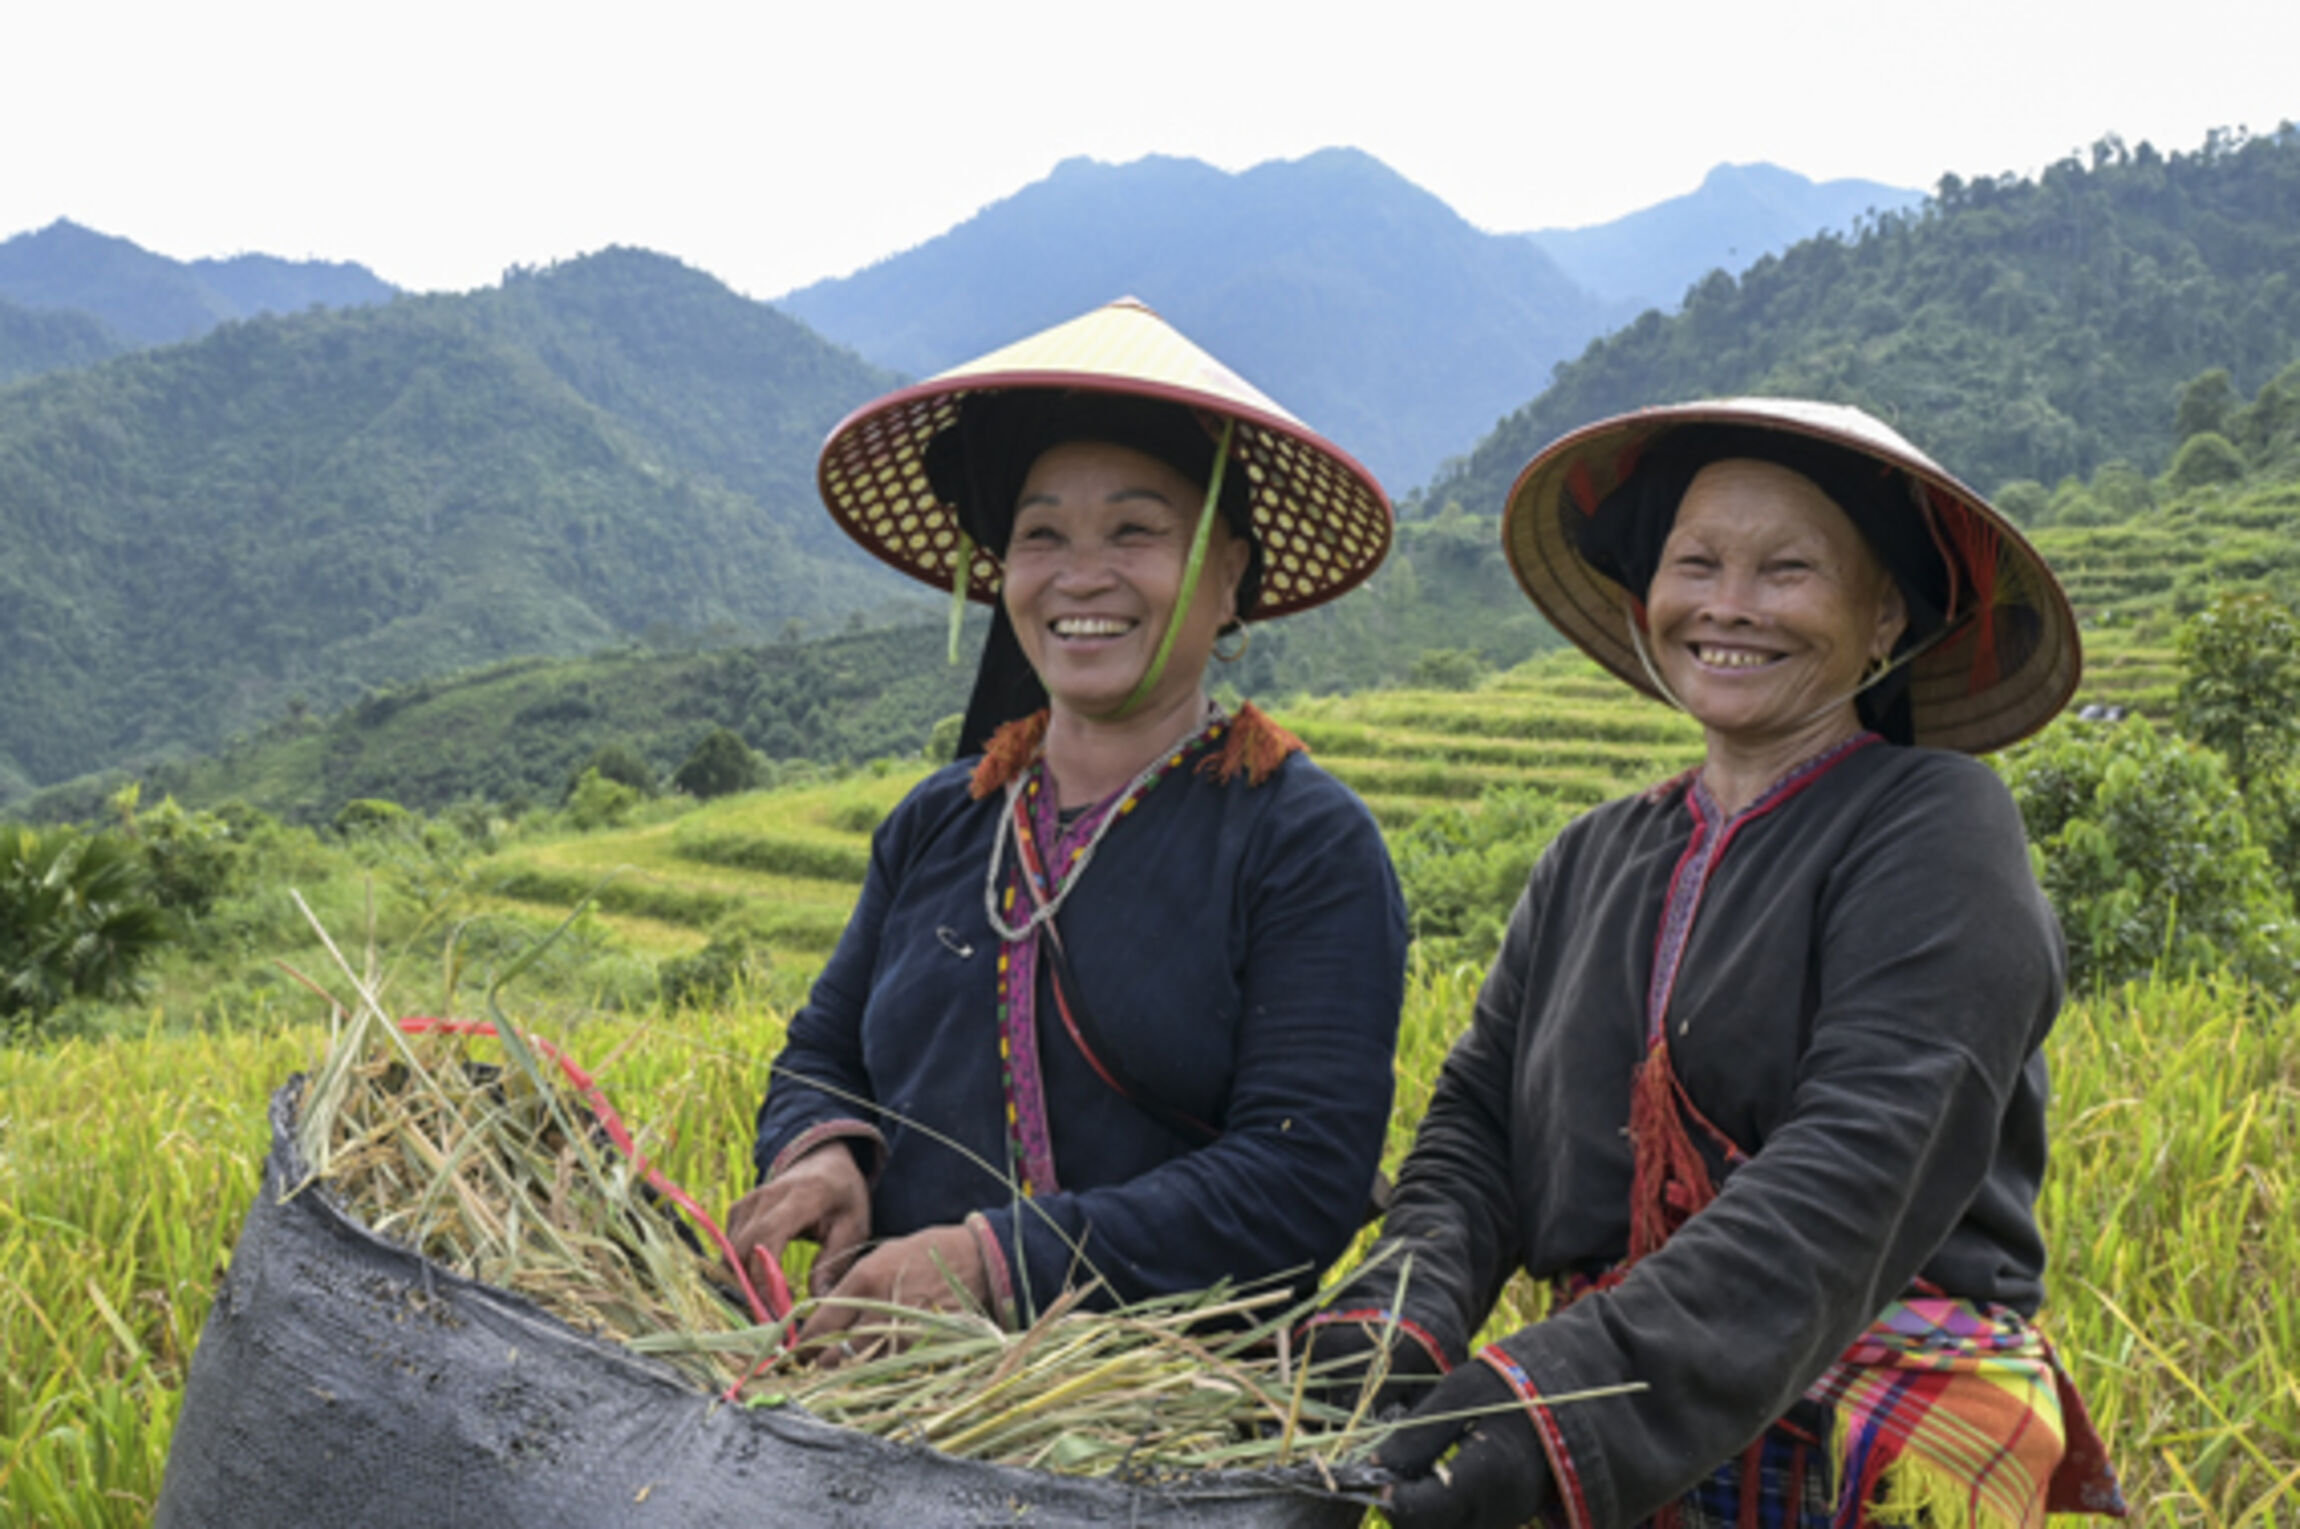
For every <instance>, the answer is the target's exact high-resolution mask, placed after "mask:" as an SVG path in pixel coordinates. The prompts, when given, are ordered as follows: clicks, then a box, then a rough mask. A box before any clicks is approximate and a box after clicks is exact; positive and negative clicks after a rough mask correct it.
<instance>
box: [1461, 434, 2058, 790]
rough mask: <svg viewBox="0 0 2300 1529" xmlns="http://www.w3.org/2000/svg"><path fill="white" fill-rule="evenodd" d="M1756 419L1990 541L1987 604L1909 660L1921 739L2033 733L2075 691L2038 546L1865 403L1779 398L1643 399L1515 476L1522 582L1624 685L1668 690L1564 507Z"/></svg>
mask: <svg viewBox="0 0 2300 1529" xmlns="http://www.w3.org/2000/svg"><path fill="white" fill-rule="evenodd" d="M1691 424H1720V425H1747V426H1755V427H1758V428H1761V429H1768V430H1779V431H1784V432H1787V433H1790V434H1796V435H1804V436H1809V437H1812V438H1814V439H1816V440H1822V441H1827V442H1830V443H1832V444H1834V445H1838V446H1842V447H1846V448H1849V449H1851V450H1854V451H1857V452H1860V453H1862V454H1863V455H1865V456H1868V457H1872V458H1874V459H1876V460H1877V461H1880V462H1883V463H1885V464H1886V465H1888V466H1890V467H1893V468H1896V469H1898V470H1899V471H1901V472H1903V473H1905V474H1907V475H1908V477H1909V478H1910V479H1911V480H1913V481H1914V482H1915V483H1916V484H1917V485H1919V486H1920V488H1921V489H1922V490H1923V491H1924V492H1925V493H1926V494H1927V495H1928V496H1929V497H1930V498H1931V502H1932V503H1933V504H1934V505H1935V506H1939V507H1943V508H1950V507H1953V509H1954V510H1961V511H1962V512H1964V513H1965V514H1967V515H1970V516H1972V517H1975V519H1976V520H1977V521H1978V523H1979V524H1980V525H1981V526H1983V527H1985V528H1986V531H1987V533H1988V536H1987V538H1986V539H1987V540H1989V541H1991V542H1993V547H1994V565H1993V566H1994V574H1993V579H1992V581H1991V598H1990V601H1989V609H1987V610H1986V611H1981V610H1978V609H1976V608H1970V607H1971V601H1970V599H1969V597H1968V598H1967V599H1966V600H1965V601H1963V602H1961V603H1962V604H1964V605H1966V606H1967V607H1968V608H1965V609H1960V610H1958V611H1955V612H1952V613H1951V615H1950V628H1949V635H1948V636H1947V637H1946V638H1944V639H1942V640H1941V641H1939V642H1937V643H1935V644H1934V645H1933V646H1932V647H1930V648H1928V649H1926V650H1925V651H1924V652H1922V653H1920V654H1919V655H1918V656H1917V657H1916V658H1915V659H1914V660H1912V661H1911V662H1910V664H1909V704H1910V720H1911V724H1912V730H1913V733H1914V741H1915V742H1916V743H1919V744H1923V745H1926V746H1928V747H1933V748H1945V749H1956V750H1959V751H1960V752H1963V753H1967V754H1985V753H1988V752H1989V751H1990V750H1992V749H1999V748H2003V747H2005V746H2006V745H2008V744H2012V743H2016V742H2018V741H2019V740H2021V739H2022V738H2025V737H2027V736H2029V735H2030V734H2031V733H2034V732H2036V731H2037V730H2038V729H2039V728H2041V727H2043V726H2044V725H2045V724H2046V723H2047V722H2049V721H2051V720H2052V718H2053V716H2054V715H2055V714H2056V713H2057V712H2059V711H2060V709H2061V708H2062V707H2063V706H2065V705H2067V704H2068V700H2069V697H2070V696H2072V695H2074V694H2075V693H2076V687H2077V682H2078V680H2079V679H2080V678H2081V677H2082V674H2083V665H2084V657H2083V643H2082V640H2081V638H2080V637H2079V635H2078V632H2077V624H2076V614H2075V612H2074V611H2073V610H2071V609H2070V607H2069V603H2068V596H2067V594H2066V593H2065V592H2064V591H2063V590H2062V589H2061V586H2060V581H2059V580H2058V579H2056V578H2055V577H2054V576H2053V573H2052V569H2051V568H2050V566H2048V565H2047V564H2046V562H2045V560H2044V558H2043V556H2042V555H2041V554H2039V553H2038V552H2037V550H2036V549H2035V548H2034V547H2032V546H2031V545H2030V544H2029V542H2028V539H2027V538H2026V537H2024V536H2022V535H2021V533H2020V530H2019V528H2018V527H2016V526H2014V525H2013V524H2012V522H2011V521H2009V520H2007V519H2005V518H2004V516H2002V515H2001V514H1999V513H1998V512H1997V511H1996V509H1995V508H1994V507H1993V506H1992V505H1990V504H1989V502H1988V501H1987V500H1986V499H1984V498H1982V497H1981V496H1980V495H1979V494H1977V493H1975V492H1974V491H1973V490H1972V489H1970V488H1968V487H1967V486H1966V485H1964V484H1963V483H1960V482H1959V481H1958V480H1957V479H1955V478H1954V477H1952V476H1950V475H1949V474H1948V473H1947V472H1945V471H1943V470H1942V469H1941V467H1940V466H1939V464H1937V463H1935V462H1934V461H1933V460H1932V459H1931V458H1929V457H1927V456H1926V455H1925V454H1924V453H1923V452H1921V451H1919V450H1917V448H1916V447H1914V446H1912V445H1910V444H1909V443H1908V442H1907V441H1906V440H1904V439H1902V438H1901V437H1900V436H1899V435H1898V434H1897V433H1895V432H1894V431H1892V430H1891V429H1889V428H1888V427H1886V426H1885V425H1884V424H1882V423H1881V422H1879V421H1878V420H1876V419H1874V418H1872V417H1871V416H1869V415H1867V414H1864V413H1862V412H1861V411H1860V410H1857V409H1851V408H1846V407H1844V406H1842V405H1837V404H1821V403H1812V402H1807V401H1804V400H1793V399H1771V398H1734V399H1717V400H1710V401H1706V402H1701V403H1687V404H1670V405H1665V406H1662V407H1659V408H1652V409H1640V410H1637V411H1635V412H1633V413H1629V414H1621V415H1616V416H1614V417H1613V418H1611V419H1605V420H1600V421H1598V422H1597V423H1595V424H1591V425H1585V426H1583V427H1582V428H1580V429H1578V430H1574V431H1571V432H1569V433H1567V434H1566V435H1563V436H1560V437H1559V438H1558V439H1557V440H1555V441H1553V442H1551V443H1550V444H1549V445H1548V446H1546V447H1544V448H1543V449H1542V450H1541V452H1540V453H1539V454H1538V455H1536V456H1535V457H1534V459H1533V460H1532V461H1531V462H1529V463H1527V464H1526V466H1525V470H1524V471H1523V472H1521V473H1519V474H1518V477H1517V482H1516V483H1515V485H1513V486H1512V487H1511V489H1510V493H1509V499H1508V502H1507V504H1506V506H1505V507H1504V509H1503V512H1502V547H1503V551H1504V552H1505V553H1506V555H1507V556H1508V558H1509V566H1510V570H1511V571H1512V572H1513V573H1514V574H1516V576H1517V582H1518V584H1519V586H1520V587H1521V588H1523V589H1524V590H1525V592H1526V594H1527V595H1528V596H1529V597H1531V599H1532V600H1533V603H1534V604H1535V605H1536V606H1538V607H1540V609H1541V613H1542V614H1543V615H1544V616H1546V617H1548V618H1549V621H1550V623H1551V624H1552V625H1553V626H1555V627H1556V628H1557V629H1558V631H1559V632H1561V633H1563V634H1564V635H1565V637H1566V638H1567V639H1568V640H1570V641H1571V642H1572V643H1573V644H1574V646H1576V647H1578V648H1580V649H1581V650H1582V651H1583V652H1584V653H1587V654H1588V655H1589V656H1590V657H1591V658H1593V659H1595V660H1597V662H1598V663H1600V664H1602V665H1603V666H1604V667H1605V668H1606V669H1608V670H1610V671H1611V672H1612V673H1613V674H1614V675H1616V676H1617V677H1619V678H1620V679H1621V680H1622V681H1623V682H1625V683H1626V684H1628V685H1630V686H1631V687H1633V688H1634V689H1636V690H1638V691H1641V692H1643V693H1644V694H1646V695H1649V696H1653V697H1654V698H1655V699H1657V700H1659V699H1663V697H1661V696H1660V695H1659V693H1658V692H1657V691H1656V690H1655V688H1654V686H1653V682H1652V680H1651V679H1650V678H1649V677H1648V676H1647V674H1646V672H1645V666H1644V665H1643V663H1642V662H1640V661H1639V659H1638V656H1637V650H1636V649H1635V648H1634V647H1633V646H1632V645H1631V641H1630V636H1629V622H1630V620H1631V612H1632V607H1631V602H1630V598H1629V594H1628V592H1627V591H1626V590H1624V589H1623V588H1622V587H1621V586H1620V585H1618V584H1616V583H1614V582H1613V581H1612V580H1611V579H1609V578H1607V577H1606V576H1605V575H1604V574H1602V573H1599V572H1598V571H1597V570H1596V569H1595V568H1594V567H1592V566H1591V565H1590V563H1589V562H1588V560H1587V559H1586V558H1584V557H1583V556H1582V553H1581V547H1580V543H1579V539H1578V538H1577V537H1575V536H1574V535H1572V534H1571V532H1570V530H1569V521H1568V519H1567V517H1568V516H1573V515H1588V514H1593V513H1595V512H1596V510H1597V507H1598V506H1599V505H1600V504H1601V503H1603V501H1604V499H1605V496H1606V495H1608V494H1610V493H1611V492H1612V491H1613V490H1614V489H1615V488H1617V487H1619V486H1620V484H1621V482H1622V481H1623V480H1624V479H1625V478H1627V477H1628V476H1629V474H1630V472H1631V471H1632V470H1633V469H1634V467H1635V465H1636V463H1637V460H1638V458H1639V457H1640V456H1641V455H1642V454H1643V452H1644V450H1645V448H1646V447H1647V446H1649V445H1650V444H1651V443H1652V442H1653V441H1654V440H1656V439H1657V438H1658V437H1660V436H1661V435H1663V434H1664V433H1666V432H1668V431H1670V430H1673V429H1676V428H1677V427H1679V426H1682V425H1691Z"/></svg>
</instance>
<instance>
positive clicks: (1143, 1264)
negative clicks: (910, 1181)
mask: <svg viewBox="0 0 2300 1529" xmlns="http://www.w3.org/2000/svg"><path fill="white" fill-rule="evenodd" d="M1257 789H1266V788H1257ZM1331 790H1332V793H1333V794H1332V795H1330V796H1327V797H1326V798H1325V801H1327V802H1328V803H1329V804H1330V810H1320V811H1316V812H1307V813H1302V814H1298V815H1292V816H1290V817H1289V819H1288V820H1287V821H1286V822H1284V823H1281V824H1278V825H1275V826H1274V827H1272V828H1271V830H1270V831H1269V832H1268V834H1267V836H1266V839H1265V841H1264V842H1263V843H1261V844H1260V845H1258V846H1256V847H1255V848H1254V849H1252V850H1250V852H1249V854H1248V857H1247V860H1246V868H1245V872H1244V874H1245V875H1246V876H1247V877H1248V878H1249V882H1248V885H1247V886H1246V888H1245V890H1244V891H1243V893H1242V894H1241V895H1242V901H1241V903H1240V906H1241V908H1242V909H1243V910H1244V912H1245V916H1246V920H1247V927H1248V930H1249V935H1248V941H1247V945H1246V949H1245V953H1244V971H1243V976H1242V1004H1241V1011H1240V1017H1239V1020H1238V1028H1237V1031H1236V1038H1235V1046H1234V1065H1235V1072H1234V1075H1233V1081H1232V1086H1231V1091H1230V1097H1229V1104H1228V1110H1227V1114H1226V1117H1225V1119H1224V1121H1223V1129H1222V1134H1221V1136H1220V1138H1219V1139H1218V1140H1216V1141H1214V1142H1212V1143H1210V1144H1208V1145H1206V1146H1204V1147H1200V1148H1198V1149H1196V1150H1194V1151H1189V1152H1185V1153H1182V1154H1181V1155H1179V1156H1177V1157H1175V1158H1173V1159H1171V1160H1169V1161H1168V1162H1166V1163H1163V1164H1161V1165H1160V1166H1159V1167H1157V1168H1155V1169H1152V1170H1151V1171H1149V1172H1147V1173H1144V1174H1141V1175H1139V1176H1137V1177H1135V1178H1133V1179H1130V1180H1128V1181H1126V1182H1124V1183H1122V1184H1115V1185H1109V1186H1105V1187H1100V1188H1095V1189H1090V1190H1084V1191H1078V1192H1065V1193H1058V1194H1051V1195H1044V1196H1040V1197H1039V1198H1037V1199H1035V1200H1032V1201H1029V1202H1026V1203H1023V1204H1018V1205H1013V1206H1008V1207H1003V1208H1000V1209H996V1210H992V1211H989V1212H986V1213H985V1216H984V1220H985V1221H986V1222H987V1224H988V1225H987V1235H988V1236H989V1237H991V1238H992V1239H994V1240H995V1242H996V1244H997V1246H998V1247H999V1248H1001V1249H1002V1250H1003V1251H1004V1253H1005V1256H1006V1258H1007V1259H1008V1260H1009V1262H1010V1264H1011V1270H1010V1273H1011V1275H1012V1277H1013V1279H1014V1281H1015V1284H1016V1286H1017V1287H1018V1291H1017V1294H1018V1295H1019V1296H1022V1297H1025V1298H1026V1299H1027V1300H1028V1301H1029V1302H1031V1303H1033V1304H1035V1305H1038V1306H1043V1305H1044V1304H1045V1303H1046V1302H1047V1301H1048V1300H1049V1299H1051V1298H1052V1296H1053V1295H1054V1294H1055V1293H1056V1292H1057V1291H1059V1290H1060V1289H1062V1287H1063V1286H1064V1284H1065V1283H1075V1282H1078V1281H1080V1280H1082V1279H1084V1278H1087V1277H1094V1276H1099V1277H1100V1278H1101V1279H1103V1280H1104V1281H1105V1282H1106V1284H1107V1286H1108V1287H1109V1291H1110V1293H1111V1294H1112V1295H1114V1296H1115V1297H1116V1298H1117V1299H1119V1300H1125V1301H1132V1300H1139V1299H1142V1298H1145V1297H1147V1296H1151V1295H1157V1294H1165V1293H1172V1292H1175V1291H1184V1290H1197V1289H1203V1288H1205V1287H1208V1286H1210V1285H1213V1284H1215V1283H1217V1282H1219V1281H1221V1280H1223V1279H1231V1280H1255V1279H1261V1278H1268V1277H1274V1276H1278V1275H1288V1276H1290V1277H1292V1278H1293V1279H1294V1280H1295V1281H1296V1282H1297V1283H1303V1284H1306V1283H1308V1282H1309V1281H1312V1280H1314V1279H1315V1278H1316V1277H1317V1275H1318V1273H1319V1271H1321V1270H1322V1269H1323V1268H1324V1267H1325V1266H1326V1265H1327V1264H1329V1263H1331V1262H1332V1261H1333V1260H1334V1259H1335V1258H1336V1257H1338V1256H1339V1255H1340V1254H1341V1252H1342V1250H1343V1249H1344V1248H1345V1247H1347V1246H1348V1244H1349V1241H1350V1238H1351V1237H1352V1236H1353V1235H1354V1234H1355V1232H1356V1230H1357V1227H1358V1225H1359V1223H1360V1220H1361V1218H1362V1216H1363V1214H1364V1210H1365V1206H1366V1201H1367V1195H1368V1192H1369V1190H1370V1188H1371V1186H1372V1184H1373V1179H1374V1174H1375V1170H1376V1169H1377V1168H1378V1166H1379V1164H1380V1160H1381V1149H1382V1142H1383V1138H1384V1136H1385V1134H1386V1132H1387V1129H1388V1119H1389V1109H1390V1098H1391V1093H1392V1086H1393V1058H1394V1055H1395V1051H1396V1045H1397V1024H1398V1008H1399V1005H1400V1003H1401V1002H1402V1000H1403V996H1404V991H1403V990H1404V974H1405V955H1406V923H1405V906H1404V902H1403V899H1402V898H1401V897H1400V895H1399V892H1398V886H1397V878H1396V875H1395V872H1394V871H1393V870H1392V868H1391V865H1390V859H1389V852H1388V850H1387V849H1386V848H1385V847H1384V845H1383V843H1382V840H1381V834H1380V831H1379V830H1378V829H1377V828H1376V827H1375V826H1374V822H1373V819H1372V818H1371V816H1370V815H1368V814H1367V813H1366V811H1365V809H1364V808H1363V807H1362V806H1361V805H1359V804H1358V803H1357V802H1356V801H1355V800H1354V799H1350V798H1347V797H1346V796H1344V795H1342V793H1341V791H1340V788H1339V787H1338V786H1333V787H1332V788H1331Z"/></svg>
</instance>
